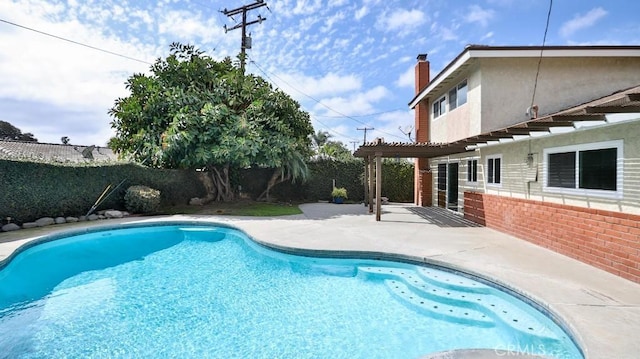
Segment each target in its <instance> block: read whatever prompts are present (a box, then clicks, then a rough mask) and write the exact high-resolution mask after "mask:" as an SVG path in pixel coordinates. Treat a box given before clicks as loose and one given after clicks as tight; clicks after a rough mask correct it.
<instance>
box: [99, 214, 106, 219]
mask: <svg viewBox="0 0 640 359" xmlns="http://www.w3.org/2000/svg"><path fill="white" fill-rule="evenodd" d="M106 218H107V217H105V216H104V214H99V215H98V219H106Z"/></svg>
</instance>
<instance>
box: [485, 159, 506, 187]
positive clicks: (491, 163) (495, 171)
mask: <svg viewBox="0 0 640 359" xmlns="http://www.w3.org/2000/svg"><path fill="white" fill-rule="evenodd" d="M486 169H487V170H486V174H485V176H486V179H487V185H493V186H499V185H500V184H501V183H502V155H493V156H487V167H486Z"/></svg>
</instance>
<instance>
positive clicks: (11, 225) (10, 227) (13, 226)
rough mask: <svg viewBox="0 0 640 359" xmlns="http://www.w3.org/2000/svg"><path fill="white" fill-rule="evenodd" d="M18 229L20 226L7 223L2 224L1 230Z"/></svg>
mask: <svg viewBox="0 0 640 359" xmlns="http://www.w3.org/2000/svg"><path fill="white" fill-rule="evenodd" d="M18 229H20V226H19V225H17V224H15V223H8V224H5V225H4V226H2V231H3V232H11V231H16V230H18Z"/></svg>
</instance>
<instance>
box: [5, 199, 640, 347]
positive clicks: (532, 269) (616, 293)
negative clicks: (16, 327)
mask: <svg viewBox="0 0 640 359" xmlns="http://www.w3.org/2000/svg"><path fill="white" fill-rule="evenodd" d="M411 208H412V206H409V205H402V204H390V205H385V206H383V213H382V221H380V222H376V221H375V216H374V215H370V214H368V208H367V207H365V206H363V205H361V204H360V205H348V204H345V205H335V204H329V203H314V204H305V205H301V209H302V210H303V212H304V215H296V216H287V217H276V218H256V217H251V218H247V217H225V216H170V217H160V218H144V219H131V218H129V219H126V221H132V220H133V221H157V220H167V219H176V220H184V219H189V220H193V219H197V220H203V221H213V222H221V223H226V224H230V225H233V226H236V227H238V228H240V229H242V230H244V231H245V232H246V233H247V234H248V235H250V236H251V237H253V238H254V239H255V240H257V241H260V242H263V243H266V244H269V245H272V246H277V247H283V248H290V249H291V250H292V251H295V250H296V249H306V250H330V251H338V252H340V253H342V254H344V253H345V252H348V251H359V252H367V253H389V254H392V255H396V256H397V257H401V258H411V259H413V260H417V261H422V262H429V263H435V264H440V265H446V266H448V267H450V268H453V269H456V270H460V271H464V272H467V273H470V274H474V275H477V276H480V277H481V278H485V279H491V280H492V281H495V282H497V283H498V284H500V285H502V286H504V287H507V288H510V289H512V290H514V291H516V292H518V293H521V294H524V295H525V296H527V297H529V298H531V299H533V300H535V301H536V302H537V303H539V304H540V305H541V306H543V307H546V308H548V309H549V310H550V311H551V312H552V313H555V314H556V315H557V316H558V317H559V318H560V319H561V321H563V322H564V323H565V324H566V325H567V326H568V327H569V329H570V330H571V332H572V334H573V335H574V336H575V339H576V341H577V342H578V344H579V345H580V346H581V348H582V349H583V350H584V354H585V356H586V357H587V358H637V357H638V353H640V334H638V333H640V284H637V283H633V282H631V281H628V280H626V279H623V278H620V277H617V276H615V275H613V274H610V273H608V272H605V271H602V270H600V269H597V268H595V267H592V266H589V265H587V264H584V263H581V262H578V261H576V260H574V259H571V258H568V257H565V256H562V255H560V254H557V253H555V252H552V251H550V250H547V249H545V248H541V247H538V246H535V245H533V244H531V243H528V242H526V241H523V240H520V239H517V238H514V237H512V236H509V235H506V234H503V233H500V232H497V231H494V230H492V229H489V228H485V227H473V226H469V227H467V226H464V225H456V226H447V225H446V224H444V223H440V222H438V221H432V220H427V219H426V218H425V217H424V213H422V216H421V214H420V213H416V211H412V210H411ZM118 221H125V220H109V221H105V222H102V224H106V223H119V222H118ZM89 225H95V224H94V223H91V224H89ZM54 228H55V230H56V231H58V230H59V229H58V228H60V229H62V228H64V225H61V226H52V227H51V229H49V231H53V230H54ZM39 230H42V229H39ZM20 232H23V233H20ZM40 234H42V232H38V233H37V235H40ZM30 236H31V237H32V236H33V234H32V235H30V232H29V231H27V230H24V231H17V232H9V233H0V242H4V243H0V260H2V259H3V258H6V256H7V255H8V254H9V253H11V252H12V251H13V250H15V248H16V247H17V246H18V245H20V244H22V243H24V238H27V237H30ZM498 354H500V353H496V355H498ZM483 355H487V353H486V352H485V353H483Z"/></svg>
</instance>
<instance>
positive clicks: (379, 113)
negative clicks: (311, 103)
mask: <svg viewBox="0 0 640 359" xmlns="http://www.w3.org/2000/svg"><path fill="white" fill-rule="evenodd" d="M404 110H405V109H402V108H396V109H393V110H388V111H381V112H374V113H367V114H365V115H351V116H350V117H371V116H378V115H384V114H385V113H391V112H396V111H404ZM316 116H318V117H325V118H343V117H344V116H329V115H316Z"/></svg>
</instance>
